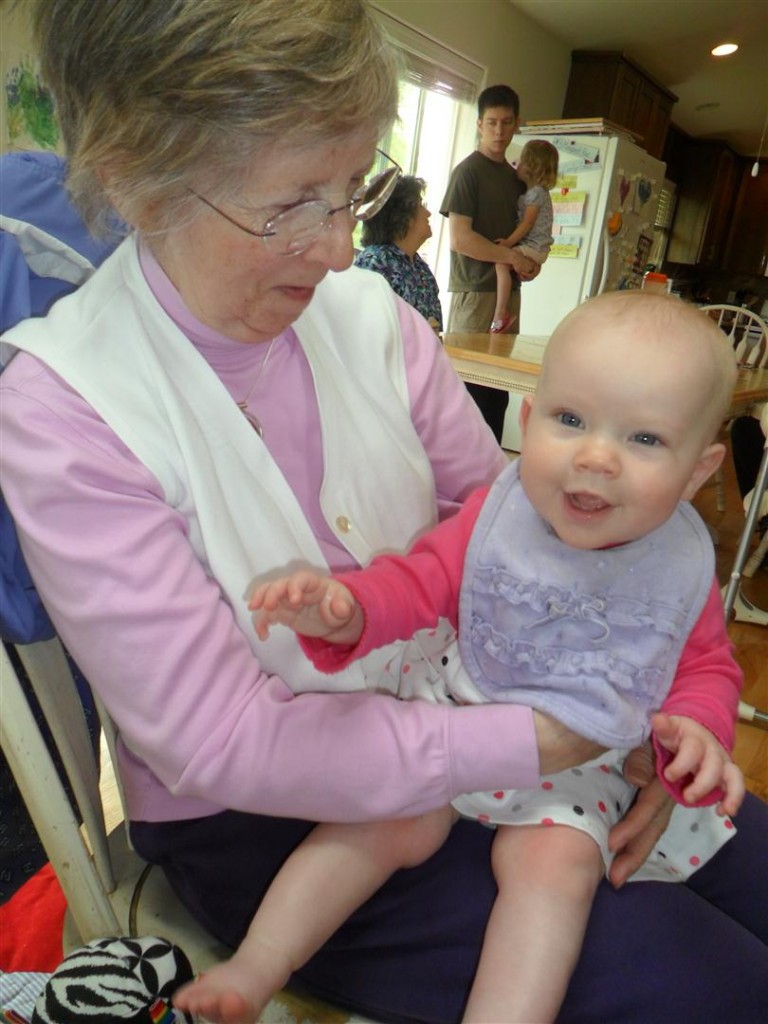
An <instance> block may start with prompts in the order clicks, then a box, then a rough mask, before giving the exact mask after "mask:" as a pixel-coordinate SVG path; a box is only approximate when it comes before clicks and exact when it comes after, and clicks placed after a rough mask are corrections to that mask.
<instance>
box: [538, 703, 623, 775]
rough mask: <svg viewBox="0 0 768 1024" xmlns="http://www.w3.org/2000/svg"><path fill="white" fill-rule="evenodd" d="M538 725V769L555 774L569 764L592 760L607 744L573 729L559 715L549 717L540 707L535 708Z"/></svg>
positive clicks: (571, 765)
mask: <svg viewBox="0 0 768 1024" xmlns="http://www.w3.org/2000/svg"><path fill="white" fill-rule="evenodd" d="M533 724H534V727H535V729H536V744H537V746H538V748H539V772H540V774H541V775H554V774H555V772H563V771H565V770H566V769H567V768H575V767H576V766H577V765H580V764H584V762H585V761H591V760H592V758H593V757H597V756H598V755H599V754H602V753H603V751H604V750H605V747H601V746H599V744H597V743H594V742H593V741H592V740H587V739H585V738H584V737H583V736H580V735H579V734H578V733H576V732H572V731H571V730H570V729H569V728H568V727H567V726H565V725H563V723H562V722H558V720H557V719H556V718H550V716H549V715H545V714H544V713H543V712H541V711H534V712H533Z"/></svg>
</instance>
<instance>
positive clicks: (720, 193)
mask: <svg viewBox="0 0 768 1024" xmlns="http://www.w3.org/2000/svg"><path fill="white" fill-rule="evenodd" d="M741 166H742V161H741V160H740V158H739V157H738V156H737V154H736V153H734V151H733V150H732V149H731V148H730V147H729V146H727V145H726V144H725V143H724V142H719V141H716V140H715V141H712V140H710V141H701V140H698V139H688V140H687V141H686V142H685V143H684V152H683V154H682V157H681V155H680V154H679V153H678V170H677V179H676V183H677V206H676V209H675V218H674V220H673V222H672V228H671V230H670V236H669V246H668V248H667V254H666V259H667V260H668V261H669V262H671V263H688V264H698V265H699V266H703V267H722V266H724V265H725V261H726V251H727V249H728V239H729V234H730V231H731V227H732V223H733V214H734V207H735V205H736V194H737V191H738V183H739V176H740V174H741Z"/></svg>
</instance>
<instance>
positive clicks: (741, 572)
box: [723, 403, 768, 729]
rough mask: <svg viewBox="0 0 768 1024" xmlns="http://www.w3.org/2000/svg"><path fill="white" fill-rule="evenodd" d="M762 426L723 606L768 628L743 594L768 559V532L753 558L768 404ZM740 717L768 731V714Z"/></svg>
mask: <svg viewBox="0 0 768 1024" xmlns="http://www.w3.org/2000/svg"><path fill="white" fill-rule="evenodd" d="M760 425H761V427H762V428H763V433H764V434H765V435H766V437H765V448H764V450H763V458H762V461H761V462H760V469H759V470H758V474H757V480H756V481H755V486H754V489H753V490H752V492H751V493H750V494H748V495H747V496H746V497H745V499H744V509H745V511H746V520H745V522H744V529H743V531H742V534H741V538H740V539H739V544H738V548H737V550H736V556H735V558H734V563H733V569H732V571H731V575H730V578H729V580H728V583H727V585H726V586H725V587H723V605H724V607H725V617H726V621H728V620H729V619H730V618H731V615H733V616H734V618H735V619H736V620H737V621H738V622H751V623H754V624H756V625H760V626H768V611H767V610H765V609H763V608H758V607H757V606H756V605H754V604H752V602H751V601H750V600H748V598H746V597H745V596H744V594H743V593H742V591H741V578H742V576H746V577H747V578H750V577H751V576H752V575H753V574H754V573H755V572H756V571H757V569H758V568H759V567H760V565H761V564H762V561H763V559H764V558H765V557H766V556H768V531H766V532H765V533H764V534H763V538H762V540H761V541H760V542H759V543H758V545H757V547H756V548H755V550H754V551H753V552H752V554H751V555H750V554H749V549H750V547H751V545H752V540H753V537H754V534H755V529H756V527H757V523H758V520H759V519H760V518H761V517H762V516H763V515H766V514H768V403H766V404H765V405H764V406H763V410H762V415H761V417H760ZM739 716H740V718H742V719H743V720H744V721H747V722H752V723H753V724H754V725H759V726H761V728H763V729H768V710H760V709H758V708H755V707H752V705H750V704H746V703H745V702H743V701H742V702H741V703H740V704H739Z"/></svg>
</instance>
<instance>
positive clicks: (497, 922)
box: [464, 825, 603, 1024]
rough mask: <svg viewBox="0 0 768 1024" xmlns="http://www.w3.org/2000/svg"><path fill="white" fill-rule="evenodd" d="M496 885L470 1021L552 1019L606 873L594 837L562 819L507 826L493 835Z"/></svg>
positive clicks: (508, 1023) (542, 1023) (541, 1022)
mask: <svg viewBox="0 0 768 1024" xmlns="http://www.w3.org/2000/svg"><path fill="white" fill-rule="evenodd" d="M491 857H492V863H493V871H494V875H495V877H496V883H497V885H498V888H499V892H498V896H497V897H496V902H495V904H494V906H493V910H492V911H491V916H490V918H489V921H488V927H487V929H486V932H485V938H484V940H483V948H482V952H481V955H480V963H479V965H478V969H477V974H476V975H475V981H474V984H473V986H472V991H471V993H470V996H469V1003H468V1004H467V1009H466V1013H465V1016H464V1020H465V1021H477V1022H482V1024H493V1022H497V1021H498V1022H503V1024H530V1022H531V1021H536V1022H537V1024H547V1022H549V1021H554V1019H555V1017H556V1016H557V1013H558V1011H559V1009H560V1005H561V1003H562V1001H563V998H564V996H565V991H566V989H567V987H568V982H569V980H570V977H571V974H572V972H573V969H574V967H575V965H576V961H577V959H578V957H579V953H580V951H581V943H582V940H583V938H584V931H585V929H586V926H587V920H588V918H589V913H590V910H591V907H592V900H593V898H594V894H595V889H596V888H597V885H598V883H599V881H600V879H601V878H602V875H603V861H602V857H601V855H600V851H599V848H598V846H597V844H596V843H595V842H594V840H593V839H591V837H590V836H588V835H587V834H586V833H585V832H580V831H578V830H577V829H573V828H568V827H567V826H563V825H554V826H550V827H545V826H526V825H521V826H516V825H515V826H511V825H510V826H502V827H501V828H500V829H499V831H498V834H497V836H496V838H495V840H494V843H493V850H492V855H491Z"/></svg>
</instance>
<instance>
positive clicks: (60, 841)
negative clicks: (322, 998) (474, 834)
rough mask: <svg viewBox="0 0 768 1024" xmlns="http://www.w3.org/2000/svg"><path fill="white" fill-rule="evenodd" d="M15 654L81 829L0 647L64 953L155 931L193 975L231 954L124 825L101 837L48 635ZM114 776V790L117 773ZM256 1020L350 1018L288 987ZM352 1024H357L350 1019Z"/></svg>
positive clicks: (15, 760)
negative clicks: (52, 880)
mask: <svg viewBox="0 0 768 1024" xmlns="http://www.w3.org/2000/svg"><path fill="white" fill-rule="evenodd" d="M15 649H16V651H17V652H18V654H19V657H20V659H21V662H22V664H23V666H24V669H25V671H26V673H27V675H28V677H29V680H30V682H31V684H32V688H33V690H34V692H35V695H36V697H37V699H38V701H39V703H40V707H41V709H42V712H43V715H44V717H45V719H46V722H47V724H48V726H49V728H50V730H51V733H52V735H53V738H54V741H55V743H56V746H57V748H58V751H59V754H60V756H61V760H62V762H63V764H64V767H65V770H66V773H67V776H68V779H69V782H70V786H71V789H72V792H73V794H74V798H75V800H76V802H77V805H78V807H79V809H80V813H81V815H82V819H83V824H82V827H81V826H80V825H79V823H78V818H77V816H76V814H75V811H74V810H73V807H72V804H71V803H70V800H69V797H68V796H67V793H66V791H65V789H64V786H63V784H62V781H61V779H60V777H59V774H58V772H57V770H56V766H55V764H54V762H53V759H52V756H51V754H50V752H49V750H48V747H47V746H46V743H45V741H44V739H43V736H42V734H41V731H40V729H39V727H38V724H37V722H36V720H35V717H34V715H33V713H32V711H31V710H30V706H29V703H28V701H27V698H26V696H25V693H24V690H23V688H22V685H21V683H20V681H19V678H18V676H17V674H16V671H15V670H14V667H13V664H12V662H11V660H10V658H9V656H8V653H7V650H6V647H5V645H4V644H0V688H1V691H2V716H0V748H1V749H2V751H3V753H4V754H5V756H6V758H7V760H8V763H9V765H10V767H11V771H12V772H13V775H14V778H15V779H16V782H17V785H18V787H19V790H20V791H21V794H22V797H23V799H24V802H25V804H26V806H27V808H28V810H29V813H30V817H31V818H32V821H33V822H34V825H35V827H36V829H37V831H38V834H39V836H40V839H41V841H42V843H43V846H44V847H45V851H46V853H47V855H48V857H49V859H50V862H51V864H52V866H53V869H54V871H55V872H56V875H57V877H58V879H59V882H60V884H61V888H62V890H63V891H64V895H65V897H66V900H67V915H66V919H65V925H64V952H65V953H68V952H71V951H72V950H73V949H77V948H78V947H79V946H81V945H84V944H85V943H86V942H89V941H90V940H92V939H96V938H106V937H109V936H118V935H119V936H141V935H158V936H161V937H163V938H166V939H168V940H170V941H171V942H173V943H175V944H176V945H177V946H179V947H180V948H181V949H183V950H184V952H185V953H186V954H187V956H188V957H189V960H190V962H191V964H192V967H193V969H194V970H195V971H196V972H200V971H203V970H205V969H206V968H208V967H210V966H212V965H213V964H214V963H216V962H218V961H220V960H222V959H226V958H227V957H228V956H230V954H231V951H230V950H228V949H226V948H225V947H223V946H222V945H220V944H219V943H218V942H217V941H216V940H215V939H214V938H213V936H211V935H210V934H209V933H208V932H206V931H205V929H203V928H202V927H201V926H200V925H199V924H198V923H197V922H196V921H195V920H194V919H193V918H192V917H191V915H190V914H189V913H188V912H187V911H186V910H185V908H184V907H183V906H182V905H181V903H180V902H179V900H178V899H177V897H176V895H175V894H174V892H173V891H172V889H171V887H170V885H169V883H168V882H167V881H166V879H165V876H164V874H163V872H162V871H161V870H160V868H158V867H156V866H153V865H150V864H147V863H146V862H145V861H143V860H142V859H141V857H139V855H138V854H137V853H136V852H135V851H134V850H132V849H131V846H130V842H129V840H128V834H127V830H126V827H125V822H124V821H123V822H122V823H121V824H120V825H119V826H118V827H117V828H115V829H114V830H113V831H112V832H111V833H110V834H109V835H107V830H106V827H105V823H104V808H103V804H102V796H101V791H100V787H99V766H98V762H97V758H96V755H95V754H94V749H93V744H92V742H91V739H90V736H89V733H88V729H87V727H86V724H85V717H84V715H83V710H82V705H81V703H80V698H79V696H78V692H77V687H76V685H75V681H74V679H73V677H72V673H71V671H70V669H69V665H68V662H67V659H66V657H65V654H64V650H63V648H62V646H61V643H60V641H59V640H58V638H56V637H54V638H53V639H52V640H44V641H40V642H38V643H32V644H24V645H21V644H20V645H16V646H15ZM99 711H100V715H101V720H102V725H104V724H105V723H106V725H107V730H106V734H107V739H108V743H109V745H110V746H111V748H112V750H114V731H113V730H112V729H111V728H110V723H109V719H108V718H107V716H106V715H105V714H104V713H103V709H101V708H100V709H99ZM113 763H115V762H114V761H113ZM116 780H117V782H118V788H119V777H118V776H117V775H116ZM261 1019H262V1020H263V1021H265V1022H278V1021H279V1022H284V1024H292V1022H293V1024H299V1022H301V1021H308V1020H311V1021H316V1022H320V1024H322V1022H328V1024H330V1022H333V1024H342V1022H344V1021H349V1022H352V1021H353V1018H351V1017H348V1015H347V1014H346V1013H345V1012H344V1011H340V1010H338V1009H337V1008H334V1007H330V1006H327V1005H325V1004H323V1003H321V1002H319V1001H317V1000H314V999H312V998H308V997H305V996H303V995H301V996H299V995H295V994H292V993H291V992H290V991H283V992H280V993H278V994H277V995H276V996H275V997H274V998H273V999H272V1000H271V1002H270V1003H269V1004H268V1006H267V1007H266V1009H265V1011H264V1014H263V1016H262V1018H261ZM354 1021H355V1022H356V1024H365V1022H364V1021H362V1020H361V1019H360V1018H354Z"/></svg>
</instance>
